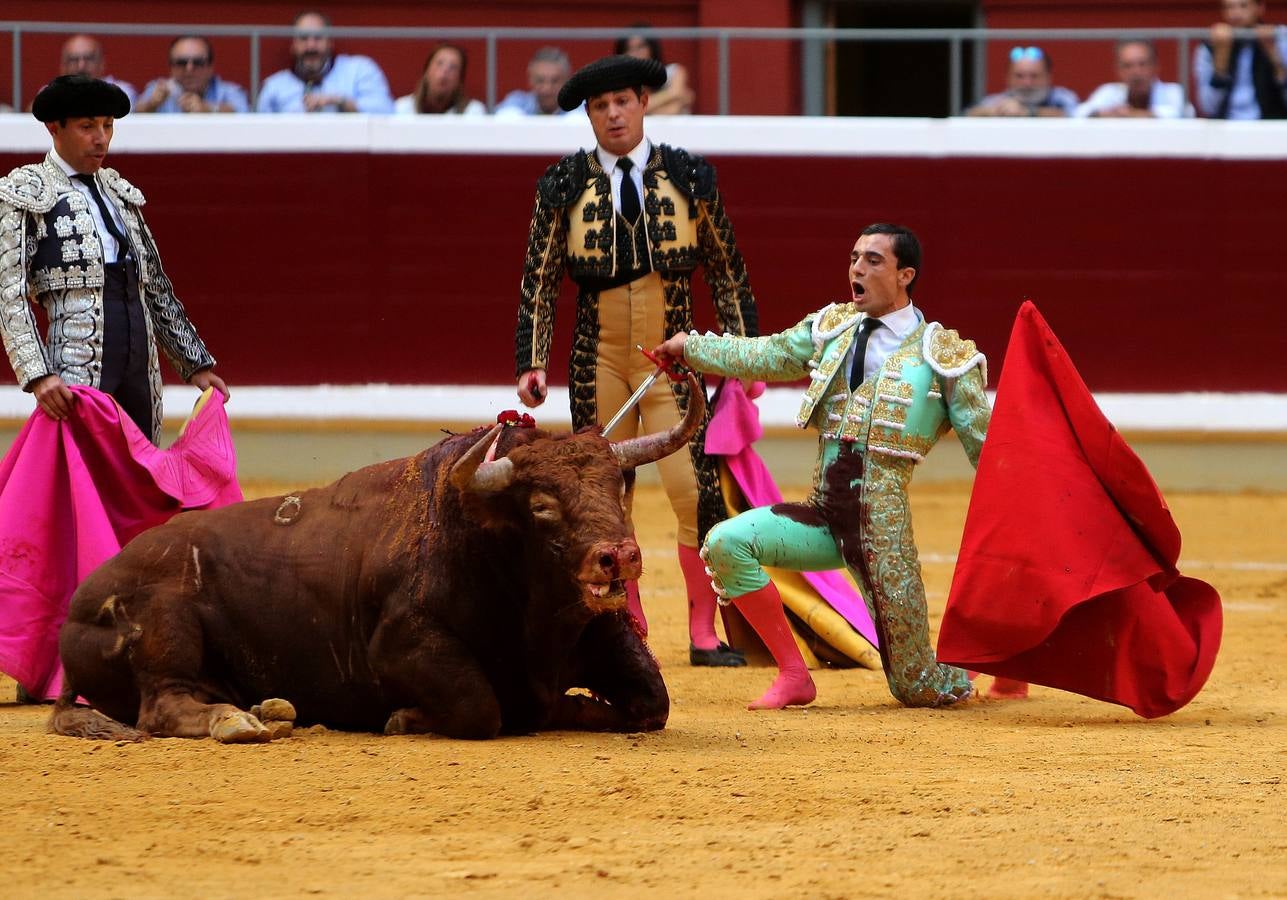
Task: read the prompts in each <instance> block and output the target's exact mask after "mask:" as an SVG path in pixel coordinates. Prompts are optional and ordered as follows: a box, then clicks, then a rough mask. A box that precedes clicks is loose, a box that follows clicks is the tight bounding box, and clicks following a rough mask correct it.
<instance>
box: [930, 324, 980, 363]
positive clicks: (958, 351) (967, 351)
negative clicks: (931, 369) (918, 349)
mask: <svg viewBox="0 0 1287 900" xmlns="http://www.w3.org/2000/svg"><path fill="white" fill-rule="evenodd" d="M929 352H930V356H931V357H932V358H933V361H934V363H936V364H937V368H939V369H940V370H949V371H950V370H952V369H956V368H958V367H960V366H963V365H965V364H966V363H967V362H969V361H970V360H971V359H972V358H974V356H975V355H976V354H978V352H979V348H978V346H977V345H976V344H975V343H974V341H970V340H966V339H965V338H962V337H961V336H960V335H959V334H957V333H956V330H955V329H953V328H940V329H937V330H936V331H935V332H934V335H933V337H931V338H930V345H929Z"/></svg>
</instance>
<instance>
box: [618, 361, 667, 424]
mask: <svg viewBox="0 0 1287 900" xmlns="http://www.w3.org/2000/svg"><path fill="white" fill-rule="evenodd" d="M662 371H663V370H661V369H657V370H656V371H654V372H653V373H652V374H651V375H649V376H648V377H647V378H645V379H644V380H643V384H641V385H639V387H637V388H635V392H634V393H633V394H631V395H630V398H629V399H628V400H626V402H625V405H623V406H622V407H621V409H619V410H617V414H616V415H615V416H613V417H612V418H611V419H609V420H608V424H607V425H604V426H603V433H604V434H607V433H608V432H609V431H611V430H612V429H613V428H616V427H617V423H618V422H620V421H621V420H622V419H623V418H625V415H626V413H628V412H629V411H630V410H631V409H633V408H634V407H635V405H636V404H637V403H638V402H639V401H640V400H641V399H642V398H643V395H644V394H646V393H648V388H650V387H652V386H653V385H654V384H656V383H657V379H658V378H660V377H661V373H662Z"/></svg>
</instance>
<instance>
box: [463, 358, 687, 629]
mask: <svg viewBox="0 0 1287 900" xmlns="http://www.w3.org/2000/svg"><path fill="white" fill-rule="evenodd" d="M688 382H689V392H688V393H689V403H688V410H687V412H686V414H685V416H684V419H683V421H681V422H679V423H678V424H676V425H675V427H673V428H671V429H670V430H669V431H665V432H661V433H658V434H650V435H644V436H641V437H637V438H632V439H630V440H625V441H616V442H609V441H608V440H606V439H605V438H604V437H603V436H602V435H601V434H600V433H599V432H598V431H597V430H593V431H592V430H585V431H582V432H581V433H579V434H573V435H562V436H558V437H537V438H535V439H533V440H530V441H529V442H527V443H523V444H520V445H518V446H513V447H511V448H510V449H509V450H508V452H507V453H506V455H505V456H503V457H501V458H500V459H495V460H491V461H485V460H486V457H487V455H488V450H489V449H490V448H491V446H492V444H493V442H495V441H496V440H497V439H498V438H499V437H500V433H501V430H502V428H503V426H501V425H497V426H496V427H494V428H492V429H491V430H490V431H488V432H487V433H486V434H484V435H483V436H482V437H481V438H480V439H479V440H478V441H477V442H476V443H475V444H474V445H473V446H472V447H471V448H470V449H469V451H468V452H466V453H465V454H464V455H463V456H461V457H460V458H459V459H458V460H457V461H456V463H455V464H454V465H453V466H452V469H451V473H450V475H449V480H450V482H451V484H452V485H454V486H455V487H456V488H457V489H458V490H459V491H461V493H462V494H466V495H473V496H475V497H477V498H479V499H485V498H488V497H494V496H495V495H498V494H502V493H503V494H504V495H505V496H506V497H507V498H512V499H513V501H514V502H515V503H517V504H518V509H517V510H513V509H512V508H511V514H512V515H515V516H517V517H522V518H523V519H526V521H527V522H528V523H529V524H530V528H531V530H532V531H534V532H535V533H536V534H535V535H534V537H535V539H536V540H538V541H541V542H542V546H543V549H544V550H545V551H547V552H550V553H554V554H556V555H557V556H558V557H559V558H560V559H561V561H562V563H563V565H565V566H567V567H570V568H571V570H572V573H571V574H573V575H574V577H575V579H576V581H577V582H578V583H579V584H580V586H581V590H582V596H583V599H584V601H585V603H586V604H587V605H588V606H589V607H590V608H591V609H593V610H602V609H607V608H616V607H619V606H621V605H622V604H623V603H624V598H625V584H624V582H625V581H626V580H629V579H633V578H638V577H639V574H640V572H641V568H642V557H641V556H640V553H639V545H638V544H637V543H636V542H635V539H634V536H633V535H632V534H631V531H630V525H629V524H628V521H627V519H628V514H629V510H628V506H629V500H628V496H627V487H626V481H627V479H626V477H625V474H624V473H629V472H632V471H633V470H634V469H635V467H637V466H642V465H644V464H645V463H650V462H656V461H657V460H659V459H662V458H664V457H666V456H669V455H670V454H671V453H674V452H675V451H677V450H679V449H681V448H682V447H684V446H685V445H686V444H687V443H688V441H689V440H691V439H692V436H693V435H694V434H695V433H696V432H697V429H698V428H699V427H700V426H701V423H702V420H703V418H704V417H705V415H706V402H705V396H704V395H703V392H702V390H701V388H700V386H699V384H698V382H697V379H696V377H695V376H693V375H689V376H688ZM513 524H516V525H517V524H519V523H518V522H514V523H513Z"/></svg>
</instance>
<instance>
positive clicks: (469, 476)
mask: <svg viewBox="0 0 1287 900" xmlns="http://www.w3.org/2000/svg"><path fill="white" fill-rule="evenodd" d="M504 427H505V426H504V425H500V424H497V425H494V426H492V429H491V430H490V431H488V432H487V433H486V434H485V435H483V436H482V437H481V438H479V439H478V442H477V443H476V444H474V446H472V447H470V448H469V451H468V452H467V453H465V455H464V456H462V457H461V458H460V459H458V460H456V464H455V465H453V466H452V467H451V483H452V484H453V485H454V486H455V487H456V489H457V490H460V491H500V490H504V489H505V488H507V487H509V483H510V482H511V481H513V480H514V463H512V462H511V461H510V460H508V459H505V458H503V457H502V458H501V459H497V460H493V461H491V462H486V463H485V462H483V457H485V456H486V455H487V448H489V447H490V446H491V445H492V441H494V440H496V436H497V435H498V434H500V431H501V429H502V428H504Z"/></svg>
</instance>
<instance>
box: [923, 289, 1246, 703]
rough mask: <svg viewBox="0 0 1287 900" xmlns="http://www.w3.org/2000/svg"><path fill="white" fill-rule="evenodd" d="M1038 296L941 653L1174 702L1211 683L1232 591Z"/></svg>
mask: <svg viewBox="0 0 1287 900" xmlns="http://www.w3.org/2000/svg"><path fill="white" fill-rule="evenodd" d="M1179 555H1180V531H1179V529H1178V528H1176V526H1175V521H1174V520H1173V519H1172V518H1171V511H1170V510H1169V509H1167V506H1166V501H1165V500H1164V499H1163V498H1162V494H1161V492H1160V491H1159V490H1158V488H1157V485H1156V483H1154V481H1153V478H1152V476H1150V475H1149V473H1148V470H1147V469H1146V468H1145V467H1144V463H1143V462H1141V461H1140V458H1139V457H1138V456H1136V455H1135V453H1134V452H1133V451H1132V450H1131V448H1130V447H1129V446H1127V444H1126V441H1125V440H1123V438H1122V436H1121V435H1120V434H1119V433H1118V432H1117V429H1116V428H1114V427H1113V425H1112V423H1111V422H1109V421H1108V419H1106V418H1105V417H1104V414H1103V413H1102V412H1101V411H1100V409H1099V407H1098V406H1096V405H1095V401H1094V398H1093V397H1092V396H1091V394H1090V391H1089V390H1087V388H1086V385H1085V383H1084V382H1083V381H1082V380H1081V376H1079V375H1078V374H1077V370H1076V369H1075V368H1074V367H1073V364H1072V360H1071V359H1069V357H1068V353H1067V351H1065V350H1064V348H1063V346H1062V345H1061V344H1060V343H1059V340H1058V339H1057V338H1056V337H1055V335H1054V333H1053V332H1052V331H1051V330H1050V326H1049V325H1047V324H1046V321H1045V319H1043V318H1042V317H1041V314H1040V313H1038V312H1037V308H1036V307H1035V306H1033V305H1032V304H1031V303H1024V304H1023V306H1022V307H1021V308H1020V310H1019V315H1018V317H1017V318H1016V320H1015V323H1014V330H1013V331H1012V332H1011V334H1010V345H1009V348H1008V349H1007V350H1006V355H1005V369H1004V371H1003V372H1002V374H1001V382H1000V384H999V385H998V386H997V398H996V406H995V408H994V409H993V412H992V422H991V424H990V425H989V426H988V437H987V441H986V442H985V443H984V445H983V453H982V454H981V456H980V458H979V469H978V472H977V474H976V475H975V477H974V491H973V493H972V494H971V497H970V510H969V513H968V514H967V516H966V520H965V534H964V536H963V537H962V540H961V553H960V557H959V559H958V561H957V564H956V573H955V575H954V576H953V579H952V590H951V593H950V594H949V596H948V600H947V609H946V612H945V613H944V615H943V624H942V627H941V628H940V629H939V638H938V658H939V659H940V660H941V661H943V662H948V663H952V664H954V665H958V666H963V667H966V668H970V669H978V670H980V671H983V672H988V673H990V674H992V675H998V676H1002V677H1006V678H1015V679H1021V680H1023V681H1031V682H1033V683H1035V684H1044V685H1049V686H1050V687H1055V688H1061V689H1063V690H1065V691H1073V692H1075V693H1078V694H1084V695H1085V696H1087V697H1094V698H1096V699H1099V700H1107V701H1108V702H1110V703H1120V704H1122V705H1123V706H1127V707H1129V708H1130V709H1132V710H1134V711H1135V712H1136V713H1138V714H1139V715H1141V716H1145V717H1148V718H1153V717H1155V716H1163V715H1166V714H1167V713H1170V712H1174V711H1175V710H1177V709H1179V708H1180V707H1182V706H1183V705H1184V704H1186V703H1188V702H1189V700H1191V699H1192V698H1193V697H1194V695H1196V694H1197V692H1198V691H1199V690H1200V689H1201V688H1202V685H1203V684H1204V683H1205V682H1206V680H1207V676H1208V675H1210V674H1211V668H1212V666H1213V665H1214V664H1215V657H1216V651H1217V650H1218V649H1219V647H1220V632H1221V611H1220V595H1219V594H1217V593H1216V591H1215V589H1214V588H1212V587H1211V586H1210V585H1209V584H1207V583H1205V582H1203V581H1199V580H1198V579H1196V578H1186V577H1184V576H1182V575H1180V573H1179V572H1178V571H1177V570H1176V562H1177V560H1178V559H1179Z"/></svg>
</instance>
